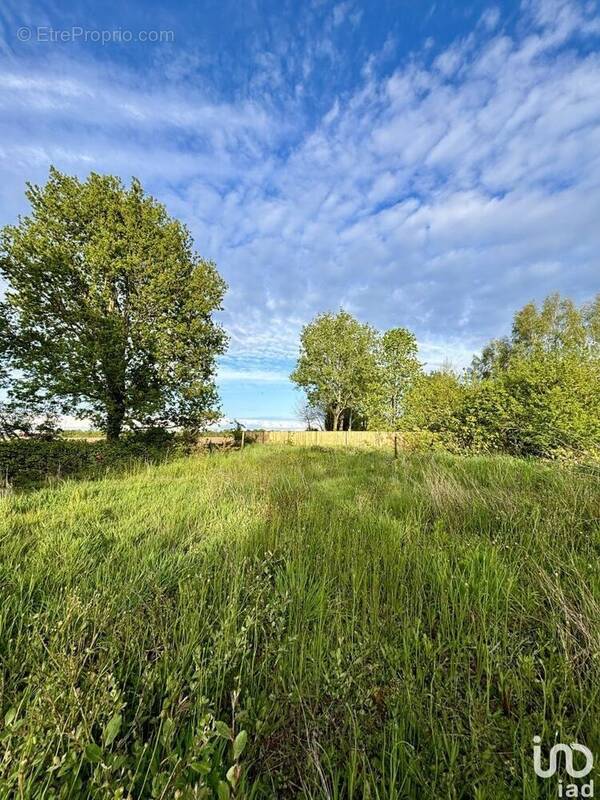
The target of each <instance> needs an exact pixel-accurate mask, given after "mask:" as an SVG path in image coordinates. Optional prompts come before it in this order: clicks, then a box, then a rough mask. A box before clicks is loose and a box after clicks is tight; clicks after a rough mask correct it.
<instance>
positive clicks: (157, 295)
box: [0, 169, 226, 439]
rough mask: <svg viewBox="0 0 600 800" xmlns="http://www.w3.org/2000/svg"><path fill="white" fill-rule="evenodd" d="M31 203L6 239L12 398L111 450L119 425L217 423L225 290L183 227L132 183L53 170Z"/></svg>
mask: <svg viewBox="0 0 600 800" xmlns="http://www.w3.org/2000/svg"><path fill="white" fill-rule="evenodd" d="M26 195H27V198H28V200H29V203H30V205H31V213H30V214H29V215H27V216H25V217H23V218H21V219H19V222H18V224H17V225H12V226H7V227H5V228H4V229H3V230H2V233H1V237H0V274H1V275H2V277H3V278H4V279H5V280H6V282H7V284H8V288H7V291H6V296H5V299H4V301H3V303H2V307H1V317H2V329H3V337H4V341H3V344H2V351H3V353H4V355H5V358H6V359H7V360H8V364H9V366H10V368H11V370H13V371H16V372H13V374H14V375H15V378H14V380H13V381H12V390H11V391H12V394H13V396H14V397H15V398H19V399H21V400H23V401H28V402H30V403H32V404H35V403H40V402H44V400H46V399H48V400H50V399H51V400H53V401H55V402H57V403H58V404H59V407H60V411H61V412H62V413H69V414H74V415H77V416H80V417H86V418H92V419H93V421H94V423H95V424H96V425H97V426H99V427H102V428H104V429H105V430H106V432H107V435H108V438H111V439H116V438H118V437H119V435H120V433H121V430H122V429H123V427H124V426H130V427H135V426H139V425H152V424H173V425H180V426H191V427H196V426H198V425H200V424H201V423H202V422H204V421H206V420H207V419H211V418H213V417H214V416H215V415H216V408H217V402H218V397H217V393H216V388H215V385H214V380H213V378H214V371H215V358H216V356H217V355H218V354H220V353H222V352H223V350H224V348H225V344H226V336H225V334H224V332H223V330H222V329H221V327H220V326H219V325H218V324H217V323H216V322H215V320H214V319H213V312H214V311H216V310H217V309H219V308H220V307H221V302H222V298H223V294H224V291H225V284H224V281H223V280H222V278H221V277H220V275H219V274H218V272H217V269H216V267H215V265H214V264H213V263H211V262H208V261H205V260H204V259H202V258H201V257H200V256H198V255H197V254H196V253H195V252H194V250H193V246H192V240H191V237H190V234H189V232H188V230H187V229H186V228H185V226H184V225H182V224H181V223H180V222H179V221H178V220H176V219H173V218H172V217H170V216H169V215H168V214H167V211H166V209H165V207H164V206H163V205H161V204H160V203H158V202H157V201H156V200H154V199H153V198H152V197H151V196H149V195H148V194H146V193H145V192H144V191H143V189H142V186H141V184H140V183H139V181H137V180H135V179H133V180H132V182H131V185H130V186H129V187H125V186H124V185H123V184H122V183H121V181H120V180H119V179H118V178H116V177H112V176H109V175H98V174H95V173H92V174H91V175H90V176H89V177H88V179H87V180H85V181H81V180H79V179H77V178H74V177H70V176H68V175H64V174H62V173H60V172H58V171H57V170H55V169H51V171H50V176H49V180H48V182H47V183H46V184H45V185H44V186H37V185H31V184H28V186H27V191H26Z"/></svg>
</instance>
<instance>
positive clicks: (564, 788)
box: [533, 736, 594, 797]
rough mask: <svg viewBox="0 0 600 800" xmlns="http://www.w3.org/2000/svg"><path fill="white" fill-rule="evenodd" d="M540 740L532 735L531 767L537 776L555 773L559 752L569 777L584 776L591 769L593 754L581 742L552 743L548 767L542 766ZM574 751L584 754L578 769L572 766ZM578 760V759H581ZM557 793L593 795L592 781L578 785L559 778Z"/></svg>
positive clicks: (567, 795) (549, 776) (565, 795)
mask: <svg viewBox="0 0 600 800" xmlns="http://www.w3.org/2000/svg"><path fill="white" fill-rule="evenodd" d="M541 741H542V740H541V738H540V737H539V736H534V737H533V769H534V771H535V774H536V775H537V776H538V777H539V778H552V776H553V775H556V772H557V770H558V767H559V756H560V753H562V754H563V755H564V762H565V769H566V771H567V774H568V775H570V777H571V778H585V777H586V776H587V775H589V774H590V772H591V771H592V768H593V766H594V755H593V753H592V751H591V750H590V749H589V747H586V746H585V745H583V744H577V742H571V744H555V745H553V746H552V747H551V748H550V753H549V755H548V767H547V768H544V767H542V748H541V746H540V744H541ZM576 752H577V753H582V754H583V755H584V756H585V766H582V767H581V768H580V769H576V767H575V766H574V759H573V754H574V753H576ZM578 760H579V761H580V760H581V759H578ZM557 795H558V797H593V796H594V781H593V780H591V781H589V783H583V784H580V785H578V784H576V783H567V784H564V783H563V781H562V780H560V779H559V781H558V786H557Z"/></svg>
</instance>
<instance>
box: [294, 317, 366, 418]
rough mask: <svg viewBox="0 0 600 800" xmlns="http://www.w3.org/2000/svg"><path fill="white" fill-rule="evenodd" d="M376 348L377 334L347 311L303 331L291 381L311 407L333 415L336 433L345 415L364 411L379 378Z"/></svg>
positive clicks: (317, 320)
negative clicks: (368, 395) (376, 378)
mask: <svg viewBox="0 0 600 800" xmlns="http://www.w3.org/2000/svg"><path fill="white" fill-rule="evenodd" d="M375 344H376V332H375V330H374V329H373V328H371V327H370V326H369V325H363V324H362V323H360V322H358V320H356V319H355V318H354V317H353V316H352V315H351V314H349V313H348V312H347V311H343V310H342V311H339V313H337V314H330V313H328V314H320V315H319V316H317V317H316V318H315V319H314V320H313V321H312V322H310V323H309V324H308V325H306V326H305V327H304V328H303V330H302V334H301V337H300V356H299V358H298V363H297V365H296V369H295V370H294V371H293V372H292V374H291V376H290V377H291V380H292V381H294V383H296V384H297V385H298V386H300V387H301V388H302V389H304V390H305V392H306V395H307V398H308V402H309V403H310V405H312V406H313V407H316V408H320V409H326V410H327V412H329V414H330V417H331V428H332V429H333V430H339V429H340V426H341V423H342V421H343V419H344V414H350V415H351V414H353V413H356V412H357V411H359V410H360V409H362V408H363V405H364V403H365V399H366V397H367V394H368V391H369V389H370V387H371V386H372V384H373V381H374V380H375V376H376V370H377V364H376V359H375ZM348 427H350V428H351V427H352V419H351V418H350V420H349V425H348Z"/></svg>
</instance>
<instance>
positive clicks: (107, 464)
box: [0, 431, 193, 488]
mask: <svg viewBox="0 0 600 800" xmlns="http://www.w3.org/2000/svg"><path fill="white" fill-rule="evenodd" d="M192 447H193V442H191V441H188V440H186V439H184V438H182V437H176V436H174V435H172V434H168V433H166V432H164V431H153V432H151V433H146V434H130V435H125V436H124V437H123V438H122V439H121V440H120V441H118V442H107V441H105V440H98V441H95V442H89V441H82V440H81V439H53V440H50V441H47V440H42V439H11V440H9V441H4V442H0V476H1V479H2V484H3V485H4V487H17V488H22V487H27V486H39V485H41V484H44V483H48V482H52V481H55V480H60V479H62V478H69V477H71V478H75V477H76V478H96V477H100V476H103V475H105V474H106V473H107V472H113V471H116V472H118V471H122V470H127V469H131V468H133V467H135V466H136V465H139V464H144V463H159V462H161V461H164V460H167V459H169V458H173V457H174V456H177V455H183V454H185V453H188V452H190V450H191V449H192Z"/></svg>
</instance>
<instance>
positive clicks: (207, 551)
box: [0, 446, 600, 800]
mask: <svg viewBox="0 0 600 800" xmlns="http://www.w3.org/2000/svg"><path fill="white" fill-rule="evenodd" d="M0 506H1V507H0V518H1V519H2V520H3V521H2V523H0V531H1V547H0V587H1V593H2V601H1V609H0V658H1V685H0V689H1V693H2V695H1V702H2V714H3V717H4V715H6V716H5V724H4V727H3V729H2V731H1V734H0V736H1V739H0V796H1V797H3V798H9V797H10V798H58V797H60V798H66V797H73V798H75V797H77V798H79V797H81V798H87V797H90V798H121V797H123V798H125V797H132V798H138V797H140V798H141V797H155V798H159V797H160V798H165V799H166V798H169V799H170V798H174V797H176V796H177V797H181V798H192V797H198V798H200V797H207V798H210V797H213V796H214V797H217V796H218V797H221V798H225V797H227V796H228V794H227V793H228V792H229V791H230V789H231V784H234V783H235V784H236V788H235V789H231V791H230V794H231V796H232V797H238V798H242V797H243V798H263V797H277V798H285V797H305V798H340V799H341V798H380V799H383V798H419V799H420V798H431V800H434V799H435V800H437V799H438V798H476V799H477V800H483V798H489V800H498V799H499V798H508V797H511V798H512V797H515V798H524V800H529V799H530V798H537V797H540V798H541V797H555V796H556V781H555V780H541V779H537V778H536V777H535V775H534V772H533V768H532V759H531V753H532V749H531V745H532V737H533V736H534V735H535V734H539V735H541V736H543V737H544V740H545V742H546V743H552V742H554V741H555V737H556V738H557V740H560V741H563V742H571V741H573V740H576V741H578V742H580V743H582V744H587V745H588V746H589V747H591V748H592V749H595V751H596V754H597V755H598V753H599V749H600V748H599V744H600V714H599V711H600V703H599V691H600V680H599V677H600V668H599V667H600V663H599V652H600V642H599V639H600V613H599V612H600V583H599V574H600V571H599V569H598V567H599V563H600V559H599V550H600V548H599V546H600V524H599V517H600V485H599V482H598V478H597V477H596V476H594V475H586V474H585V473H583V472H581V471H577V470H576V468H567V467H560V466H558V465H556V466H555V465H549V464H541V463H534V462H524V461H518V460H514V459H509V458H500V457H498V458H458V457H451V456H444V455H437V456H431V455H428V456H425V455H423V456H421V455H411V456H406V457H403V458H401V459H399V460H398V461H397V462H394V461H393V460H392V459H391V458H390V456H389V455H388V454H383V453H377V452H368V453H367V452H338V451H319V450H303V449H299V448H297V449H294V448H288V449H286V448H278V447H275V446H269V447H254V448H246V449H245V450H244V451H242V452H233V453H228V454H219V455H213V456H210V457H208V456H204V457H195V458H194V457H190V458H186V459H180V460H177V461H174V462H171V463H168V464H164V465H162V466H156V467H148V468H147V469H144V470H142V471H140V472H137V473H135V474H132V475H129V476H127V477H120V478H116V477H115V478H112V479H111V478H106V479H104V480H100V481H96V482H80V483H76V482H71V483H65V484H63V485H61V486H58V487H54V488H46V489H41V490H39V491H36V492H28V493H23V494H12V495H9V496H7V497H5V498H4V499H2V500H1V501H0ZM241 731H245V732H246V733H247V736H248V742H247V745H246V747H245V749H243V752H242V751H241V750H242V745H243V739H244V734H241V736H240V732H241ZM233 737H238V738H237V746H236V748H235V752H234V746H233V743H232V740H233ZM228 771H229V777H230V781H227V779H226V773H227V772H228ZM590 777H591V776H590ZM236 779H237V780H236ZM228 786H229V787H230V789H228V788H227V787H228ZM202 787H203V788H202Z"/></svg>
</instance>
